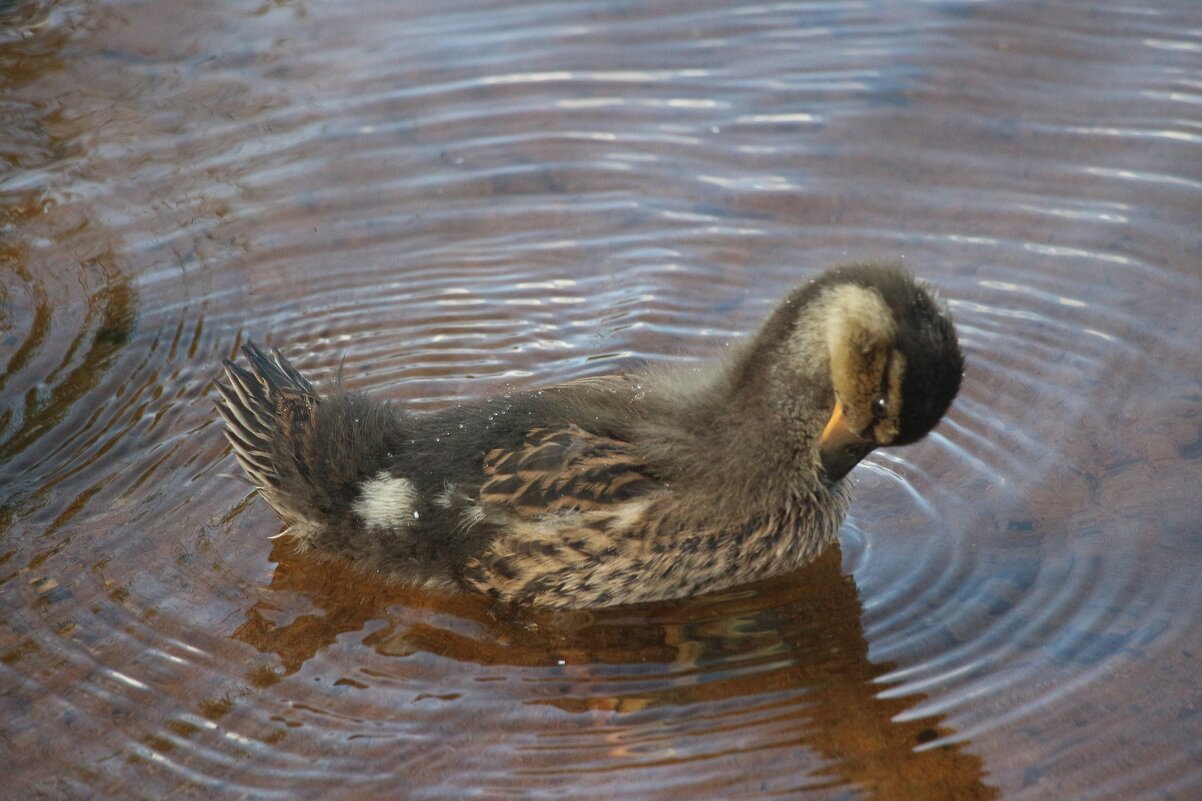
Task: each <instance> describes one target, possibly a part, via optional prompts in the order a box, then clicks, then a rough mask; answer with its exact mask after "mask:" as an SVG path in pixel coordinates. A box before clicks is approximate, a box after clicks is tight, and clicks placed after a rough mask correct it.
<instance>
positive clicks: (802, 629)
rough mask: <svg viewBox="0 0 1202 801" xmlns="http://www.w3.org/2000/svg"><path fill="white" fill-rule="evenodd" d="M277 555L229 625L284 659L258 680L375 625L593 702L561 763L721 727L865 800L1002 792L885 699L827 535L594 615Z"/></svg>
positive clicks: (417, 649)
mask: <svg viewBox="0 0 1202 801" xmlns="http://www.w3.org/2000/svg"><path fill="white" fill-rule="evenodd" d="M272 555H273V558H275V559H278V560H279V564H278V566H277V568H276V570H275V573H274V574H273V576H272V579H271V583H270V590H271V592H270V593H268V594H266V595H265V596H264V598H263V599H262V600H260V601H259V602H258V603H256V604H255V605H254V606H252V607H251V608H250V609H249V610H247V612H246V615H245V620H244V622H243V623H242V624H241V625H240V626H238V627H237V629H236V630H235V631H234V633H233V637H234V638H235V639H237V640H241V641H243V642H246V643H249V644H250V645H252V646H254V647H255V648H256V649H257V650H259V651H260V652H262V653H265V654H271V655H273V656H275V657H276V658H278V660H279V663H280V667H281V668H282V670H281V671H279V672H275V671H272V670H270V669H264V668H263V667H259V668H256V669H255V670H253V671H252V672H251V674H250V675H249V676H248V679H249V680H250V681H251V682H252V683H255V684H257V685H260V686H266V685H270V684H274V683H275V682H277V681H281V680H286V678H287V677H288V676H291V675H293V674H295V673H297V672H298V671H299V670H300V669H301V668H302V666H303V665H304V664H305V662H306V661H308V660H310V659H313V658H315V657H318V656H319V654H320V653H321V651H322V650H323V649H325V648H328V647H329V646H331V645H333V644H334V643H335V641H336V640H337V639H338V638H339V637H340V636H341V635H344V634H350V633H359V632H363V631H364V629H365V628H366V627H367V626H368V624H369V623H373V622H378V623H377V625H374V626H372V630H371V632H370V633H369V634H367V635H366V636H364V637H362V642H363V644H364V645H366V646H369V647H371V648H373V649H374V650H375V652H376V653H377V654H379V655H381V656H383V657H388V658H389V659H405V658H408V657H411V656H413V655H415V654H420V653H429V654H433V655H436V656H438V657H442V658H446V659H451V660H454V661H455V662H459V663H475V664H477V665H487V666H510V667H514V668H522V669H524V675H525V677H526V680H525V683H524V684H525V687H524V688H522V689H519V690H518V692H519V693H520V695H521V697H520V699H518V700H520V701H521V703H525V704H535V705H550V706H553V707H555V708H558V709H560V710H563V711H565V712H570V713H573V714H576V715H588V716H589V717H588V718H587V720H588V723H586V724H585V725H584V728H583V730H579V729H577V730H573V731H570V732H566V733H565V732H561V733H557V734H555V735H554V736H550V737H548V738H546V740H545V741H544V742H543V743H542V744H541V745H540V749H542V750H544V751H547V752H551V753H554V752H556V751H559V750H562V751H563V753H564V755H565V756H567V755H568V754H569V753H570V761H569V762H568V763H567V765H566V766H565V767H564V768H563V769H562V770H563V771H566V772H567V773H569V774H570V773H577V772H581V771H588V770H606V771H608V770H614V769H620V768H622V767H623V766H624V765H625V766H627V767H632V766H645V765H647V764H649V763H653V762H657V761H663V760H666V761H668V762H682V761H683V762H687V761H689V760H692V759H696V758H701V757H702V756H704V754H705V753H706V749H707V748H708V747H710V744H709V743H707V742H706V740H705V738H706V737H707V736H709V735H712V734H713V733H714V732H716V731H717V732H725V735H724V741H725V742H726V743H727V747H728V748H735V749H737V750H739V751H741V752H744V753H759V754H761V756H762V755H763V754H766V753H768V754H770V753H772V752H782V753H785V754H788V753H789V752H790V751H791V750H795V749H796V748H798V747H800V748H803V749H804V750H806V751H807V752H810V753H812V754H814V755H816V757H817V758H818V762H817V763H815V765H814V766H813V767H812V768H811V769H810V770H812V771H813V773H812V776H811V778H812V779H814V780H817V781H818V782H820V783H823V784H827V785H829V786H836V785H850V786H853V787H856V788H858V789H859V790H861V791H863V792H865V793H867V795H865V796H863V797H865V798H871V799H879V801H892V800H893V799H897V801H903V800H904V801H913V799H916V798H922V799H930V800H932V801H933V800H934V799H949V800H950V799H989V798H996V797H997V791H996V790H995V789H994V788H993V787H991V786H990V785H989V784H988V783H987V782H986V780H985V776H984V768H983V765H982V762H981V760H980V758H979V757H977V756H975V755H973V754H971V753H968V752H967V751H965V750H964V745H965V744H964V743H962V742H959V741H955V742H953V739H954V735H955V732H954V731H953V730H952V729H951V727H949V726H948V725H947V723H946V721H945V720H944V719H943V717H942V716H939V715H923V716H913V715H907V714H906V712H907V710H910V709H912V708H913V707H914V706H915V705H916V704H918V703H919V702H921V701H923V700H924V699H925V696H923V695H921V694H909V695H901V696H897V697H893V696H889V697H885V696H888V693H887V692H886V691H887V690H888V689H889V685H888V684H885V683H882V682H881V681H880V678H881V677H882V676H884V675H886V674H888V673H889V672H891V671H892V670H893V669H894V667H895V666H894V665H891V664H888V663H884V664H874V663H873V662H872V661H870V660H869V658H868V644H867V642H866V640H865V638H864V633H863V630H862V628H861V623H860V621H861V617H862V609H861V605H860V601H859V597H858V595H857V592H856V587H855V583H854V581H853V580H852V578H851V577H850V576H845V575H843V574H842V572H841V567H840V566H841V559H842V557H841V554H840V553H839V549H838V548H837V547H836V548H833V549H831V551H829V552H828V553H826V554H825V555H824V556H823V557H822V558H820V559H819V560H818V561H817V562H815V563H814V564H812V565H810V566H808V567H806V568H804V569H802V570H801V571H798V572H797V573H795V574H793V575H790V576H785V577H780V578H777V579H773V580H771V581H767V582H762V583H761V584H759V585H755V586H753V587H748V588H742V589H740V590H738V591H736V592H732V593H726V594H722V595H718V596H713V597H710V598H706V599H703V600H701V601H700V602H693V603H678V604H655V605H647V606H643V607H637V608H632V609H626V610H615V611H608V612H604V613H584V612H577V613H551V612H545V611H532V610H519V609H512V608H509V607H495V606H492V605H490V604H489V603H488V602H486V601H485V600H484V599H482V598H478V597H475V596H469V595H456V596H431V595H429V594H425V593H423V592H421V591H416V590H405V589H402V588H398V587H396V586H393V585H389V584H387V583H385V582H383V581H381V580H377V579H374V578H371V577H368V576H365V575H364V574H362V573H360V572H357V571H355V570H354V569H352V568H350V567H347V566H345V565H341V564H337V563H331V562H329V561H328V560H319V559H316V558H314V557H311V556H308V555H298V554H295V553H293V552H292V550H291V548H290V547H289V546H288V545H286V544H278V545H276V546H275V549H274V551H273V554H272ZM386 661H387V660H385V664H386ZM375 669H379V665H378V664H377V665H376V666H375ZM342 681H344V682H350V683H357V684H358V685H359V686H361V687H363V688H368V687H370V686H371V684H372V681H373V678H372V676H371V675H370V674H364V673H360V674H359V675H358V676H357V677H356V678H354V679H351V678H344V679H343V680H342ZM455 684H456V681H455V680H454V679H453V678H452V679H449V680H448V688H446V690H445V692H443V693H441V694H440V693H438V692H437V691H436V690H429V689H427V690H424V691H423V696H422V697H428V696H431V695H433V696H438V697H441V698H443V699H444V700H447V701H455V700H457V699H459V698H460V693H459V692H456V691H455V690H454V689H453V688H454V687H455ZM402 686H403V685H402ZM400 690H401V688H400V687H393V691H400ZM505 690H506V691H509V692H512V691H513V687H512V686H511V685H510V686H507V687H506V688H505ZM883 693H884V695H883ZM464 703H470V700H466V701H464ZM689 710H708V711H706V712H705V713H703V714H693V713H690V712H689ZM598 715H599V716H598ZM694 741H695V742H694ZM768 764H772V763H771V761H769V763H768ZM883 765H889V768H888V769H882V766H883ZM788 770H789V771H792V772H796V771H804V770H805V768H804V767H803V766H801V765H795V764H794V765H789V767H788ZM558 772H559V770H557V769H554V768H543V769H542V770H540V771H539V773H540V774H541V775H555V774H556V773H558ZM793 780H794V781H797V782H804V776H802V775H800V774H798V775H794V776H793Z"/></svg>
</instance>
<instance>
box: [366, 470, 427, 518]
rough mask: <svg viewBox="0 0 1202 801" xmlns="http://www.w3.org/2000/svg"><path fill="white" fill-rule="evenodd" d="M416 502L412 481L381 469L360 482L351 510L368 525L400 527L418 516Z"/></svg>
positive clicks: (415, 490) (415, 491)
mask: <svg viewBox="0 0 1202 801" xmlns="http://www.w3.org/2000/svg"><path fill="white" fill-rule="evenodd" d="M416 505H417V488H416V487H414V486H413V482H412V481H410V480H409V479H407V478H398V477H396V476H394V475H392V474H391V473H389V472H388V471H387V470H382V471H380V472H379V473H377V474H376V477H375V478H372V479H369V480H367V481H365V482H363V486H362V488H361V489H360V490H359V499H358V500H357V501H355V502H354V504H352V505H351V509H352V510H353V511H354V513H355V514H357V515H358V516H359V517H360V519H362V520H363V522H364V523H366V524H367V526H368V527H369V528H400V527H401V526H405V525H408V524H410V523H412V522H413V521H414V520H416V519H417V511H416V509H415V508H414V507H415V506H416Z"/></svg>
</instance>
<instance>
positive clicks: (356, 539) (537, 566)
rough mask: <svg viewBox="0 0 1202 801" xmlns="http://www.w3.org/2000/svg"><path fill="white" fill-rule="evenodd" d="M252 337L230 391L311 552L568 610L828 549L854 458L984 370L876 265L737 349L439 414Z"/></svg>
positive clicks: (927, 303) (231, 430)
mask: <svg viewBox="0 0 1202 801" xmlns="http://www.w3.org/2000/svg"><path fill="white" fill-rule="evenodd" d="M243 353H244V355H245V357H246V358H247V360H248V362H249V365H250V369H249V370H247V369H244V368H242V367H239V366H237V365H234V364H233V363H231V362H228V361H227V362H226V363H225V367H226V373H227V377H228V379H229V382H230V383H229V386H225V385H219V386H220V388H221V393H222V397H221V400H220V401H219V404H218V406H219V409H220V411H221V413H222V415H223V416H224V418H225V420H226V422H227V427H226V433H227V436H228V437H229V439H230V442H231V443H232V445H233V448H234V452H235V455H236V456H237V458H238V460H239V461H240V463H241V464H242V465H243V467H244V468H245V469H246V471H247V474H248V476H249V477H250V478H251V480H252V482H253V483H254V484H255V485H256V486H257V487H258V489H259V492H260V494H262V496H263V497H264V498H265V499H266V500H267V501H268V502H269V503H270V504H271V505H272V506H273V507H274V508H275V509H276V511H277V512H278V513H279V514H280V516H281V517H282V518H284V520H285V521H286V522H287V523H288V524H289V529H288V530H287V532H286V533H288V534H289V535H291V536H292V537H293V538H294V539H295V541H296V543H297V544H298V546H299V547H302V548H314V549H318V550H320V551H322V552H324V553H330V554H338V555H341V556H344V557H346V558H349V559H351V560H353V561H355V562H357V563H358V564H360V565H362V566H363V567H364V568H366V569H369V570H372V571H377V572H381V573H384V574H386V575H388V576H390V577H394V578H397V579H399V580H402V581H411V582H422V583H427V584H438V585H460V586H466V587H469V588H472V589H476V590H479V591H482V592H485V593H487V594H489V595H492V596H494V597H496V598H499V599H503V600H506V601H512V602H518V603H530V604H535V605H542V606H552V607H592V606H606V605H613V604H621V603H634V602H641V601H651V600H659V599H665V598H678V597H684V596H688V595H693V594H696V593H701V592H706V591H712V590H717V589H721V588H723V587H728V586H733V585H736V584H740V583H745V582H747V581H751V580H754V579H757V578H762V577H766V576H769V575H774V574H777V573H782V572H785V571H788V570H791V569H793V568H795V567H797V566H799V565H802V564H804V563H806V562H808V561H810V560H812V559H813V558H814V557H816V556H817V555H818V554H819V553H821V551H822V550H823V549H824V548H825V547H826V546H827V545H829V544H830V543H831V542H832V541H833V540H834V538H835V536H836V533H837V531H838V528H839V526H840V524H841V523H842V520H843V518H844V515H845V513H846V510H847V506H848V503H849V501H850V490H849V487H848V482H847V481H846V480H844V475H845V474H846V472H847V471H848V470H850V469H851V467H852V466H853V465H854V464H855V463H856V462H857V461H859V459H860V458H861V457H862V456H863V455H864V454H865V453H867V452H868V450H870V449H871V448H872V447H876V446H879V445H889V444H904V443H905V442H910V441H913V440H915V439H918V438H920V437H921V436H923V435H925V434H926V433H927V431H929V430H930V428H931V427H933V426H934V424H935V423H936V422H937V421H938V419H939V417H940V416H942V414H943V412H944V411H945V410H946V408H947V406H948V405H949V404H950V402H951V400H952V398H953V397H954V395H955V393H956V390H957V388H958V386H959V381H960V374H961V372H962V367H963V360H962V358H961V356H960V353H959V350H958V345H957V343H956V337H955V330H954V327H953V326H952V324H951V321H950V318H949V317H948V315H947V313H946V310H945V309H944V307H943V306H942V304H941V303H939V302H938V300H937V299H936V298H934V296H933V295H932V294H931V293H930V291H929V290H927V289H926V288H925V287H924V286H922V285H921V284H919V283H917V282H916V281H914V279H913V278H912V277H910V276H909V274H907V273H905V272H903V271H901V270H899V269H896V268H892V267H878V266H871V265H860V266H850V267H844V268H838V269H836V270H832V271H830V272H828V273H826V274H824V275H823V276H821V277H820V278H818V279H817V280H815V281H812V282H810V283H808V284H806V285H803V286H801V287H798V288H797V289H796V290H794V291H793V292H792V293H791V294H790V295H789V296H788V297H787V298H786V299H785V300H784V302H782V304H781V305H780V306H779V307H778V308H777V310H776V312H774V314H773V315H772V316H771V317H770V318H769V320H768V321H767V322H766V323H765V325H764V326H763V328H762V329H761V330H760V332H759V333H758V334H757V335H756V336H754V337H752V338H750V339H749V340H747V341H746V342H743V343H741V344H739V345H737V346H735V347H734V348H732V349H731V352H730V353H729V354H727V356H726V357H725V358H724V359H722V360H720V361H718V362H717V363H714V364H711V365H708V366H705V367H702V368H673V369H669V370H656V369H654V368H647V369H644V370H641V371H638V372H633V373H627V374H622V375H612V376H600V377H595V378H586V379H580V380H577V381H571V382H568V383H565V384H560V385H556V386H552V387H548V388H544V389H540V390H531V391H524V392H512V393H506V394H503V395H498V396H495V397H490V398H486V399H482V400H479V401H476V402H472V403H466V404H462V405H458V406H453V407H449V408H446V409H443V410H440V411H437V412H434V413H430V414H422V415H418V414H411V413H408V412H405V411H403V410H399V409H396V408H394V407H393V406H391V405H388V404H385V403H380V402H377V401H374V400H372V399H370V398H368V397H367V396H365V395H363V394H360V393H355V392H347V391H344V390H342V389H341V388H337V387H336V388H334V389H333V390H332V391H331V392H330V393H329V394H327V395H324V396H321V395H319V394H318V393H317V392H316V390H315V389H314V387H313V386H312V385H311V384H310V383H309V382H308V381H307V380H306V379H305V378H304V377H303V376H302V375H301V374H300V373H299V372H297V371H296V370H295V369H294V368H293V367H292V365H291V364H290V363H289V362H288V361H287V360H286V359H285V358H284V357H283V356H282V355H281V354H280V353H279V352H278V351H275V352H274V353H273V354H272V355H268V354H266V353H264V352H263V351H261V350H259V349H258V348H256V347H255V346H254V345H253V344H248V345H246V346H245V347H244V348H243ZM915 376H917V379H915ZM916 380H917V383H915V381H916Z"/></svg>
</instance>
